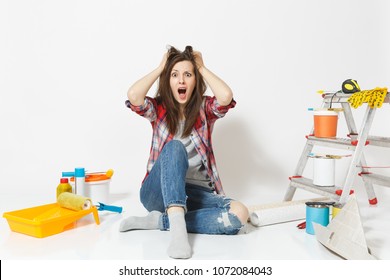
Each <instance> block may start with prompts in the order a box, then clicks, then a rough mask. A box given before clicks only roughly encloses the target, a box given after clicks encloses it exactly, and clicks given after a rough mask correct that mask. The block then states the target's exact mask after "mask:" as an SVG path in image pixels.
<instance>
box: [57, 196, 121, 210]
mask: <svg viewBox="0 0 390 280" xmlns="http://www.w3.org/2000/svg"><path fill="white" fill-rule="evenodd" d="M57 203H58V204H59V205H60V206H61V207H64V208H67V209H71V210H75V211H81V210H87V209H90V208H91V207H92V205H93V204H92V200H91V199H90V198H88V197H84V196H81V195H77V194H73V193H70V192H63V193H61V194H60V195H59V196H58V198H57ZM97 209H98V210H99V211H102V210H106V211H111V212H117V213H122V207H119V206H113V205H106V204H103V203H100V202H99V205H97Z"/></svg>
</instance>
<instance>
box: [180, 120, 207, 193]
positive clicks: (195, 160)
mask: <svg viewBox="0 0 390 280" xmlns="http://www.w3.org/2000/svg"><path fill="white" fill-rule="evenodd" d="M183 129H184V121H180V124H179V129H178V132H177V133H176V135H175V136H174V137H173V139H175V140H179V141H180V142H182V143H183V145H184V147H185V148H186V150H187V154H188V170H187V175H186V182H188V183H191V184H195V185H198V186H203V187H207V188H211V180H210V177H209V176H208V174H207V169H206V167H205V166H204V165H203V163H202V158H201V156H200V155H199V154H198V152H197V151H196V149H195V145H194V143H193V142H192V141H191V138H190V137H189V136H187V137H185V138H182V134H183Z"/></svg>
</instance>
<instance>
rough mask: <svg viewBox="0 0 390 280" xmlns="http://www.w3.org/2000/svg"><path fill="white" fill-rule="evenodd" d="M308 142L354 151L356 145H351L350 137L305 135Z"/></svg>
mask: <svg viewBox="0 0 390 280" xmlns="http://www.w3.org/2000/svg"><path fill="white" fill-rule="evenodd" d="M307 141H308V143H310V144H312V145H318V146H324V147H331V148H339V149H346V150H352V151H354V150H355V148H356V146H354V145H352V143H351V139H350V138H318V137H314V136H313V135H308V136H307Z"/></svg>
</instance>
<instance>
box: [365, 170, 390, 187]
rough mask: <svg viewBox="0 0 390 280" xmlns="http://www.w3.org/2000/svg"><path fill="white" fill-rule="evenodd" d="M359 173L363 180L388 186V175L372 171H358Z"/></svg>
mask: <svg viewBox="0 0 390 280" xmlns="http://www.w3.org/2000/svg"><path fill="white" fill-rule="evenodd" d="M359 175H360V176H361V177H362V179H363V181H364V182H369V183H371V184H375V185H381V186H386V187H390V177H388V176H384V175H380V174H373V173H360V174H359Z"/></svg>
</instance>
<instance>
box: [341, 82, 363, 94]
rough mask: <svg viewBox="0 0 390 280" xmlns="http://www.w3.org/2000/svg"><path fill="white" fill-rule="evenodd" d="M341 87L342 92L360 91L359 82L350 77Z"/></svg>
mask: <svg viewBox="0 0 390 280" xmlns="http://www.w3.org/2000/svg"><path fill="white" fill-rule="evenodd" d="M341 89H342V91H343V92H344V93H355V92H358V91H360V87H359V84H358V83H357V81H356V80H352V79H348V80H345V81H344V82H343V84H342V86H341Z"/></svg>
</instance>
